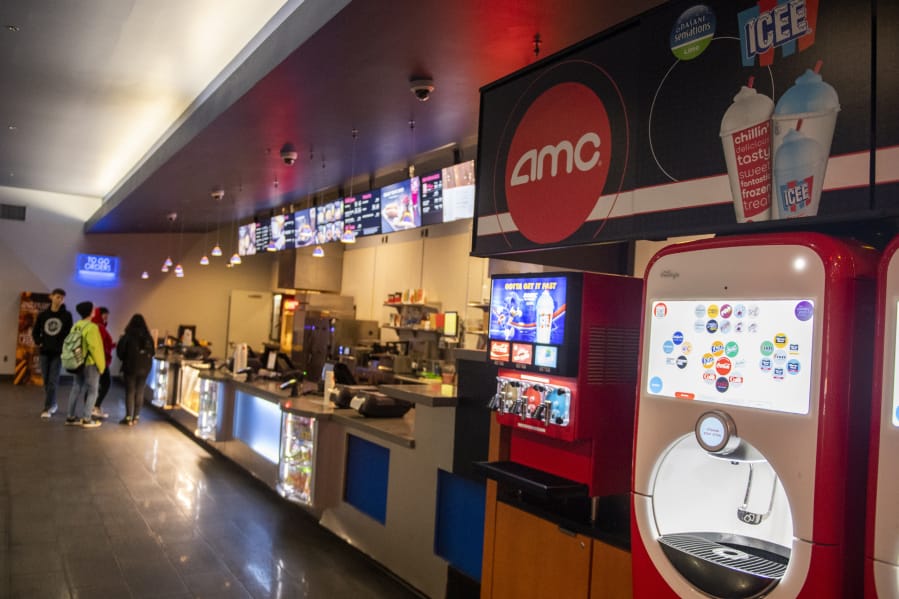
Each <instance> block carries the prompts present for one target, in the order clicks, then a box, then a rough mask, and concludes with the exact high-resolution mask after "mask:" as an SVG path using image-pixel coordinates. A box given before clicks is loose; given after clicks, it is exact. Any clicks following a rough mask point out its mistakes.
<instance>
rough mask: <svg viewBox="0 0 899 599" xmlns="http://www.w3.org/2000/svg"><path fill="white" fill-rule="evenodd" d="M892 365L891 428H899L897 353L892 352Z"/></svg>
mask: <svg viewBox="0 0 899 599" xmlns="http://www.w3.org/2000/svg"><path fill="white" fill-rule="evenodd" d="M896 315H897V318H896V337H895V339H896V340H897V341H899V302H897V303H896ZM893 353H894V354H895V356H894V360H895V364H894V365H893V426H899V351H894V352H893Z"/></svg>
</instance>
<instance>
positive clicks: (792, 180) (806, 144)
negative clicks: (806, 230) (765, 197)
mask: <svg viewBox="0 0 899 599" xmlns="http://www.w3.org/2000/svg"><path fill="white" fill-rule="evenodd" d="M826 168H827V153H826V152H825V151H824V148H822V147H821V144H820V143H818V142H817V141H815V140H814V139H812V138H811V137H809V136H807V135H805V134H804V133H802V132H801V131H796V130H795V129H790V131H789V132H788V133H787V134H786V135H785V136H784V140H783V143H782V144H781V145H780V147H779V148H778V149H777V152H776V153H775V154H774V194H773V198H774V202H773V206H772V209H773V212H774V213H773V214H772V217H773V218H775V219H783V218H799V217H804V216H815V215H816V214H818V204H819V202H820V200H821V187H822V184H823V183H824V172H825V170H826Z"/></svg>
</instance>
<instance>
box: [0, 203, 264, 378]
mask: <svg viewBox="0 0 899 599" xmlns="http://www.w3.org/2000/svg"><path fill="white" fill-rule="evenodd" d="M0 203H5V204H13V205H20V206H21V205H25V206H27V213H26V219H25V221H24V222H23V221H9V220H0V251H2V255H3V256H4V259H3V260H2V261H0V375H11V374H12V373H13V368H14V365H13V362H14V360H13V357H14V355H15V348H16V336H17V330H16V328H17V321H18V311H19V294H20V293H21V292H22V291H44V292H48V291H50V290H51V289H53V288H54V287H62V288H64V289H65V290H66V292H67V296H66V305H67V307H68V308H69V310H70V311H73V312H74V306H75V304H77V303H78V302H80V301H83V300H86V299H87V300H91V301H93V302H94V303H95V304H98V305H105V306H107V307H109V309H110V319H109V330H110V333H111V334H112V335H113V337H114V338H117V337H118V335H120V334H121V332H122V329H124V327H125V324H127V322H128V319H129V318H130V317H131V315H132V314H133V313H135V312H140V313H142V314H143V315H144V317H145V318H146V319H147V322H148V324H149V325H150V327H152V328H157V329H159V331H160V334H162V333H164V332H166V331H169V332H171V333H172V334H174V333H175V332H176V331H177V328H178V324H179V323H186V324H195V325H197V335H198V337H200V338H202V339H208V340H210V341H211V342H212V343H213V353H214V354H216V355H220V356H221V355H224V354H225V348H224V344H225V338H226V327H227V320H228V319H227V315H228V297H229V294H230V290H231V289H248V290H271V289H273V288H274V282H273V280H274V279H273V277H274V258H273V256H271V255H261V256H252V257H248V258H246V259H245V260H244V264H242V265H240V266H238V267H236V268H233V269H226V268H225V267H224V263H225V261H226V260H227V256H229V255H230V253H231V252H233V249H232V248H231V247H230V246H229V242H230V240H231V237H232V231H231V229H228V228H227V227H226V229H225V230H222V231H221V238H220V239H221V241H222V242H223V248H224V250H225V252H226V256H224V257H221V258H212V260H213V261H214V262H213V264H211V265H210V266H206V267H202V266H200V265H199V260H200V257H201V256H202V254H203V253H204V252H205V251H207V250H208V249H210V248H211V247H212V245H213V244H214V243H215V239H214V236H215V234H214V233H210V235H209V236H208V238H207V237H206V236H204V235H184V237H183V239H182V240H181V244H182V247H183V249H184V262H183V263H184V267H185V277H184V278H183V279H176V278H175V277H174V275H173V274H172V273H169V274H168V275H164V274H163V273H161V272H160V271H159V268H160V266H161V265H162V261H163V260H164V259H165V255H166V253H167V252H169V251H171V252H174V253H177V250H178V243H179V239H178V237H179V236H178V235H168V234H162V235H159V234H128V235H84V232H83V229H84V223H85V222H86V221H87V219H88V218H89V217H90V216H91V215H92V214H93V213H94V212H95V211H96V210H97V208H98V207H99V205H100V200H98V199H95V198H85V197H81V196H72V195H65V194H53V193H46V192H35V191H31V190H22V189H16V188H10V187H0ZM229 250H230V252H229ZM85 252H87V253H98V254H108V255H114V256H118V257H119V259H120V263H121V267H120V275H119V282H118V284H116V285H115V286H113V287H90V286H87V285H84V284H82V283H80V282H78V281H77V280H75V278H74V270H75V269H74V265H75V256H76V254H78V253H85ZM216 261H217V262H216ZM142 270H147V271H148V272H149V274H150V279H148V280H142V279H141V278H140V273H141V271H142ZM4 358H6V359H4ZM114 372H116V370H114Z"/></svg>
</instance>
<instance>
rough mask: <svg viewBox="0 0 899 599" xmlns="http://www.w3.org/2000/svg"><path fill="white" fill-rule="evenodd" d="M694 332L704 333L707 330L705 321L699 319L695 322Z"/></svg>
mask: <svg viewBox="0 0 899 599" xmlns="http://www.w3.org/2000/svg"><path fill="white" fill-rule="evenodd" d="M693 332H694V333H704V332H705V321H704V320H697V321H696V322H694V323H693Z"/></svg>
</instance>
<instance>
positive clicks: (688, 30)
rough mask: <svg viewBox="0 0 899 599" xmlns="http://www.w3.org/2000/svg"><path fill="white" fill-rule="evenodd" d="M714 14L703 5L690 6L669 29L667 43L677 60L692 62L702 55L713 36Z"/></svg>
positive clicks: (714, 27)
mask: <svg viewBox="0 0 899 599" xmlns="http://www.w3.org/2000/svg"><path fill="white" fill-rule="evenodd" d="M715 29H716V21H715V13H714V12H712V9H711V8H709V7H708V6H706V5H705V4H697V5H696V6H691V7H690V8H688V9H687V10H685V11H684V12H682V13H681V15H680V16H679V17H678V18H677V20H676V21H675V22H674V26H672V27H671V35H670V36H669V40H668V43H669V45H670V47H671V53H672V54H674V57H675V58H677V59H678V60H693V59H694V58H696V57H697V56H699V55H700V54H702V53H703V52H704V51H705V49H706V48H708V47H709V44H710V43H712V38H713V37H714V36H715Z"/></svg>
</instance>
